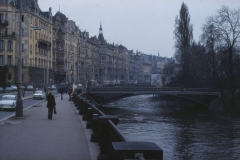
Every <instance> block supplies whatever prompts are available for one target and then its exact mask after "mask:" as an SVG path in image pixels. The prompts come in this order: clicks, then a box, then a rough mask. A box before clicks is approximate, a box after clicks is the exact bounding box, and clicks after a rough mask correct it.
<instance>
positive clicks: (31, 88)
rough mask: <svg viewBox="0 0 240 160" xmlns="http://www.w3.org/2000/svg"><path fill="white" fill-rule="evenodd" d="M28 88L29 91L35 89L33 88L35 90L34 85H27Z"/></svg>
mask: <svg viewBox="0 0 240 160" xmlns="http://www.w3.org/2000/svg"><path fill="white" fill-rule="evenodd" d="M26 90H27V91H33V90H34V88H33V86H32V85H28V86H27V88H26Z"/></svg>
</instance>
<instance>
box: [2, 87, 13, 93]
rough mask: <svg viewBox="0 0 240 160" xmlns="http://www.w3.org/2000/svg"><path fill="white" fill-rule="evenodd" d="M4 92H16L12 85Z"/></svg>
mask: <svg viewBox="0 0 240 160" xmlns="http://www.w3.org/2000/svg"><path fill="white" fill-rule="evenodd" d="M4 92H5V93H11V92H14V90H13V88H12V87H6V88H5V91H4Z"/></svg>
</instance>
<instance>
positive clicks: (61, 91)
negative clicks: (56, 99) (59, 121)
mask: <svg viewBox="0 0 240 160" xmlns="http://www.w3.org/2000/svg"><path fill="white" fill-rule="evenodd" d="M60 93H61V100H63V93H64V89H63V88H62V89H61V90H60Z"/></svg>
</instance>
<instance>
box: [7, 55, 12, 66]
mask: <svg viewBox="0 0 240 160" xmlns="http://www.w3.org/2000/svg"><path fill="white" fill-rule="evenodd" d="M7 64H8V65H9V66H10V65H12V56H8V60H7Z"/></svg>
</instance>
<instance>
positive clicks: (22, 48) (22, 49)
mask: <svg viewBox="0 0 240 160" xmlns="http://www.w3.org/2000/svg"><path fill="white" fill-rule="evenodd" d="M22 52H24V44H22Z"/></svg>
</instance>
